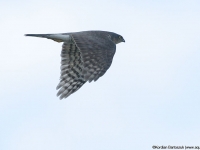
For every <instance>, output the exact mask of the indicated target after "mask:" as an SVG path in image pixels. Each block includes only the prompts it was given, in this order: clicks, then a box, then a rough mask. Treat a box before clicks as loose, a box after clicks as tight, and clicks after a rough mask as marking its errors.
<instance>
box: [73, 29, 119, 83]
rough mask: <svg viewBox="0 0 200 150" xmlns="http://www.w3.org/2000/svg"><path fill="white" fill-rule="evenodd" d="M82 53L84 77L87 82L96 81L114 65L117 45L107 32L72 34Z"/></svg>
mask: <svg viewBox="0 0 200 150" xmlns="http://www.w3.org/2000/svg"><path fill="white" fill-rule="evenodd" d="M71 36H72V39H73V41H74V42H75V43H76V46H77V47H78V49H79V50H80V52H81V56H82V60H83V66H84V67H83V75H84V79H85V80H86V81H89V82H91V81H93V80H94V81H96V80H98V78H99V77H101V76H103V75H104V74H105V72H106V71H107V70H108V68H109V67H110V65H111V63H112V59H113V56H114V54H115V51H116V45H115V44H114V43H113V42H112V40H111V39H110V38H109V34H108V33H107V32H102V31H88V32H79V33H74V34H73V33H72V34H71Z"/></svg>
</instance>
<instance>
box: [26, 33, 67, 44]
mask: <svg viewBox="0 0 200 150" xmlns="http://www.w3.org/2000/svg"><path fill="white" fill-rule="evenodd" d="M25 36H34V37H40V38H47V39H51V40H54V41H56V42H69V41H71V37H70V36H69V35H66V34H25Z"/></svg>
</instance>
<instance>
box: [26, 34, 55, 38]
mask: <svg viewBox="0 0 200 150" xmlns="http://www.w3.org/2000/svg"><path fill="white" fill-rule="evenodd" d="M50 35H51V34H25V36H35V37H41V38H49V36H50Z"/></svg>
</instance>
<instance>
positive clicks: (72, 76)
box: [26, 31, 125, 99]
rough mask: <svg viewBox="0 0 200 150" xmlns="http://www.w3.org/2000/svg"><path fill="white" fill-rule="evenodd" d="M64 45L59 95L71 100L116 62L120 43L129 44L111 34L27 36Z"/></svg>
mask: <svg viewBox="0 0 200 150" xmlns="http://www.w3.org/2000/svg"><path fill="white" fill-rule="evenodd" d="M26 36H35V37H41V38H47V39H52V40H54V41H57V42H64V43H63V45H62V51H61V68H60V69H61V76H60V82H59V84H58V86H57V89H59V91H58V93H57V96H60V99H63V98H67V97H68V96H69V95H71V94H72V93H74V92H76V91H77V90H78V89H79V88H80V87H81V86H82V85H83V84H84V83H86V82H87V81H89V82H91V81H96V80H98V79H99V77H101V76H103V75H104V74H105V72H106V71H107V70H108V68H109V67H110V65H111V63H112V59H113V56H114V54H115V51H116V44H118V43H120V42H125V40H124V39H123V37H122V36H121V35H119V34H116V33H113V32H108V31H82V32H71V33H61V34H26Z"/></svg>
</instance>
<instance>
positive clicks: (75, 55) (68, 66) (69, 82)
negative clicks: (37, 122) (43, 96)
mask: <svg viewBox="0 0 200 150" xmlns="http://www.w3.org/2000/svg"><path fill="white" fill-rule="evenodd" d="M60 69H61V76H60V83H59V84H58V86H57V89H59V91H58V93H57V96H60V99H63V98H67V97H68V96H69V95H70V94H72V93H74V92H76V91H77V90H78V89H79V88H80V87H81V86H82V85H83V84H84V83H85V82H86V80H85V79H84V77H83V61H82V57H81V53H80V51H79V49H78V48H77V46H76V45H75V44H73V43H66V42H65V43H64V44H63V46H62V52H61V68H60Z"/></svg>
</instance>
